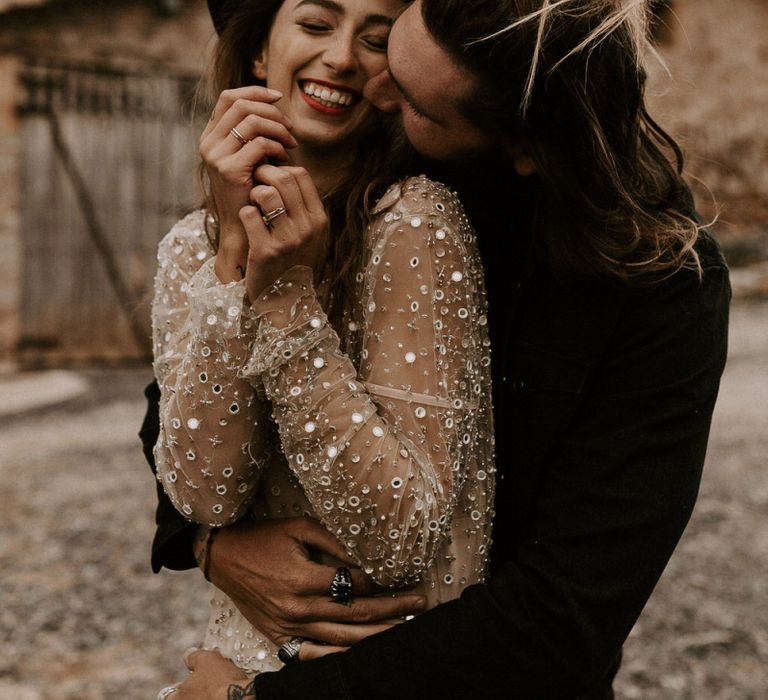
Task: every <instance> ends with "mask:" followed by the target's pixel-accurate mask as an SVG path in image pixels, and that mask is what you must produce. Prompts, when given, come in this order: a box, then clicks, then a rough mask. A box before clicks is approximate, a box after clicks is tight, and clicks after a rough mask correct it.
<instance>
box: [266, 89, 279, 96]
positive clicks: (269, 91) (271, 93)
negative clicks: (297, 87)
mask: <svg viewBox="0 0 768 700" xmlns="http://www.w3.org/2000/svg"><path fill="white" fill-rule="evenodd" d="M267 92H268V93H269V94H270V95H272V97H282V96H283V93H282V92H280V90H273V89H272V88H267Z"/></svg>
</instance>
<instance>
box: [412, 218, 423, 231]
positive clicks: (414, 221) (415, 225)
mask: <svg viewBox="0 0 768 700" xmlns="http://www.w3.org/2000/svg"><path fill="white" fill-rule="evenodd" d="M411 226H412V227H413V228H419V226H421V218H420V217H418V216H413V217H411Z"/></svg>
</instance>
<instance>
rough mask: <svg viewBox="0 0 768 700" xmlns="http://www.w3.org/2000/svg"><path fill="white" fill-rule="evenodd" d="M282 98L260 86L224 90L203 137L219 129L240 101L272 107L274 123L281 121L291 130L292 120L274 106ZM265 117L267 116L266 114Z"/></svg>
mask: <svg viewBox="0 0 768 700" xmlns="http://www.w3.org/2000/svg"><path fill="white" fill-rule="evenodd" d="M281 97H282V93H280V92H278V91H277V90H270V89H268V88H265V87H262V86H260V85H249V86H246V87H242V88H235V89H233V90H224V91H223V92H222V93H221V94H220V95H219V99H218V100H217V101H216V106H215V107H214V108H213V112H212V114H211V118H210V120H209V121H208V124H207V125H206V127H205V130H204V131H203V136H206V135H207V134H209V133H211V132H212V131H213V130H215V129H216V128H218V127H219V126H220V125H221V122H222V119H224V117H225V115H227V114H228V113H229V112H230V110H231V108H232V107H233V106H234V105H235V104H236V103H237V102H238V101H239V100H242V101H245V102H252V103H255V104H262V105H264V106H265V107H270V108H271V110H272V111H271V114H272V115H273V117H272V119H273V120H274V121H281V122H283V123H284V124H285V125H286V126H287V127H288V128H290V127H291V122H290V120H289V119H288V118H287V117H286V116H285V115H283V114H282V112H280V110H279V109H278V108H277V107H274V106H273V104H274V103H275V102H277V101H278V100H279V99H280V98H281ZM243 106H244V105H242V104H241V105H240V107H243ZM243 116H245V114H241V115H240V119H242V118H243ZM264 116H266V114H264ZM238 121H239V120H238ZM232 126H233V125H232V124H230V125H229V126H228V127H227V129H231V128H232Z"/></svg>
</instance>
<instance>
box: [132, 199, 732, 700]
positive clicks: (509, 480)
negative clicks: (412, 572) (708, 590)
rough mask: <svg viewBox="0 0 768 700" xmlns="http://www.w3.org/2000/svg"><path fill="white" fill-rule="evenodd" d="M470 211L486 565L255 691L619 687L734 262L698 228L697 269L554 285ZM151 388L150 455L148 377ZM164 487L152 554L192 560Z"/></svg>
mask: <svg viewBox="0 0 768 700" xmlns="http://www.w3.org/2000/svg"><path fill="white" fill-rule="evenodd" d="M685 206H686V207H688V206H689V205H688V204H686V205H685ZM470 216H471V217H473V218H474V220H475V221H476V225H477V228H478V231H479V232H480V233H479V234H478V237H479V240H480V244H481V252H482V253H483V256H484V260H485V263H486V266H487V270H486V275H487V282H488V288H489V300H490V330H491V340H492V357H493V365H492V368H493V381H494V412H495V421H496V434H497V456H498V476H499V482H498V486H497V497H496V515H495V518H494V546H493V549H492V552H491V567H492V576H491V578H490V580H489V581H488V583H487V584H486V585H478V586H473V587H471V588H469V589H467V590H466V591H465V592H464V593H463V595H462V596H461V598H460V599H458V600H455V601H451V602H449V603H447V604H445V605H441V606H439V607H438V608H435V609H433V610H430V611H428V612H426V613H424V614H423V615H420V616H419V617H417V618H416V619H414V620H413V621H411V622H409V623H407V624H404V625H400V626H398V627H396V628H395V629H392V630H390V631H388V632H385V633H383V634H380V635H377V636H375V637H373V638H370V639H368V640H365V641H363V642H361V643H359V644H357V645H355V647H353V648H352V649H351V650H350V651H349V652H347V653H345V654H335V655H332V656H329V657H326V658H324V659H320V660H317V661H313V662H308V663H301V664H294V665H292V666H290V667H287V668H286V669H284V670H283V671H281V672H279V673H270V674H264V675H262V676H260V677H259V678H258V679H257V682H256V687H257V697H258V698H259V700H273V699H281V698H313V699H314V700H324V699H325V698H328V700H344V699H346V698H365V699H366V700H368V699H371V700H372V699H375V698H382V699H384V698H387V699H391V698H400V699H405V698H417V697H418V698H479V697H483V698H493V697H499V698H501V697H503V698H510V697H513V698H548V699H550V698H577V697H583V698H608V697H612V691H611V682H612V679H613V676H614V674H615V672H616V669H617V668H618V661H619V658H620V652H621V646H622V644H623V642H624V640H625V639H626V637H627V635H628V633H629V631H630V629H631V628H632V626H633V624H634V623H635V621H636V620H637V618H638V616H639V615H640V612H641V610H642V608H643V606H644V605H645V603H646V601H647V599H648V597H649V596H650V594H651V591H652V590H653V587H654V586H655V584H656V582H657V581H658V579H659V576H660V575H661V573H662V570H663V569H664V567H665V565H666V563H667V561H668V559H669V557H670V555H671V554H672V551H673V549H674V547H675V545H676V544H677V542H678V540H679V538H680V535H681V534H682V532H683V529H684V527H685V525H686V523H687V522H688V519H689V517H690V514H691V511H692V508H693V505H694V502H695V500H696V495H697V491H698V486H699V482H700V478H701V468H702V464H703V461H704V454H705V449H706V443H707V438H708V433H709V425H710V419H711V415H712V410H713V407H714V403H715V398H716V394H717V389H718V384H719V380H720V375H721V373H722V370H723V366H724V363H725V357H726V339H727V323H728V304H729V300H730V287H729V283H728V271H727V267H726V265H725V262H724V260H723V257H722V255H721V253H720V251H719V249H718V247H717V245H716V244H715V242H714V241H713V239H712V238H711V236H710V235H709V234H708V233H706V232H704V233H703V234H702V236H701V239H700V241H699V243H698V246H697V249H698V251H699V254H700V256H701V260H702V265H703V269H704V275H703V279H702V280H699V278H698V276H697V275H696V273H695V272H692V271H687V270H684V271H681V272H679V273H677V274H675V275H674V276H672V277H671V278H669V279H667V280H665V281H663V282H661V283H659V284H657V285H655V286H653V287H651V288H648V289H639V290H638V289H635V290H628V289H624V288H618V287H613V286H600V285H592V286H590V285H565V284H559V283H558V282H556V281H555V279H554V278H553V277H552V276H551V275H550V274H548V273H547V271H546V269H545V267H544V266H543V265H536V264H535V263H534V262H533V260H532V259H527V260H526V262H525V264H515V261H514V260H512V259H511V258H510V257H509V256H510V255H511V254H509V253H507V252H505V251H507V250H508V248H507V247H506V246H504V245H502V244H501V243H502V241H501V240H500V239H499V238H498V236H496V238H494V235H486V236H485V238H484V237H483V233H484V232H486V231H489V230H490V229H488V228H484V225H483V223H477V221H478V220H480V221H481V220H482V211H480V210H478V211H477V212H475V213H473V212H472V210H471V208H470ZM509 235H510V236H511V235H512V233H510V234H509ZM508 240H509V238H508V239H507V241H508ZM505 256H507V257H505ZM523 259H524V260H525V258H524V257H523ZM518 262H519V261H518ZM147 396H148V398H149V399H150V407H149V412H148V414H147V420H146V421H145V425H144V427H143V429H142V439H143V440H144V445H145V450H146V454H147V457H148V459H150V460H151V445H152V444H153V443H154V440H155V439H156V435H157V428H156V426H157V406H156V401H157V389H156V387H153V386H150V387H148V390H147ZM158 493H159V506H158V511H157V522H158V530H157V534H156V537H155V542H154V545H153V554H152V563H153V568H154V570H155V571H157V570H158V569H159V567H160V566H161V565H162V566H167V567H169V568H185V567H191V566H193V565H194V562H193V560H192V556H191V551H190V546H189V536H190V526H189V524H188V523H187V522H186V521H185V520H184V519H183V518H182V517H181V516H180V515H178V514H177V513H176V511H175V510H174V509H173V508H172V506H171V505H170V503H169V501H168V500H167V499H166V498H165V496H164V495H163V494H162V492H161V490H158Z"/></svg>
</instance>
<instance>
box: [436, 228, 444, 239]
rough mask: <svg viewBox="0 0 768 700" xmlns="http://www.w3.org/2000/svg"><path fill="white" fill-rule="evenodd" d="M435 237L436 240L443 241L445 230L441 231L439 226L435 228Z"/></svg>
mask: <svg viewBox="0 0 768 700" xmlns="http://www.w3.org/2000/svg"><path fill="white" fill-rule="evenodd" d="M435 238H437V240H438V241H444V240H445V231H443V229H441V228H439V229H437V231H435Z"/></svg>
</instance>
